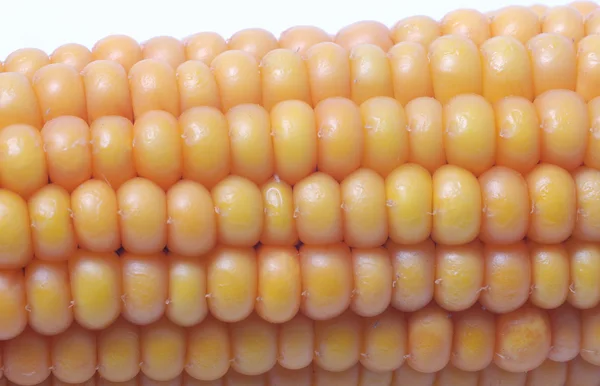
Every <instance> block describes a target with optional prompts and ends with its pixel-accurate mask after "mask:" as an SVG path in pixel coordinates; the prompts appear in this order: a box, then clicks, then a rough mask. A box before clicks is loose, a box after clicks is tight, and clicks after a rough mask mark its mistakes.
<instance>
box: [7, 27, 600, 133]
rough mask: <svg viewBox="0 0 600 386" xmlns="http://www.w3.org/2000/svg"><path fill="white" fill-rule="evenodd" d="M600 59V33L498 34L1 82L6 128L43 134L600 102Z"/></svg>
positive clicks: (60, 67) (47, 71)
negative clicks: (76, 121)
mask: <svg viewBox="0 0 600 386" xmlns="http://www.w3.org/2000/svg"><path fill="white" fill-rule="evenodd" d="M598 54H600V37H599V36H598V35H591V36H588V37H586V38H585V39H584V40H582V41H581V42H580V43H579V45H578V46H577V47H576V46H575V45H574V44H573V42H572V41H570V40H569V39H567V38H565V37H563V36H560V35H557V34H540V35H536V36H535V37H534V38H532V39H531V40H530V41H529V42H528V43H527V47H525V46H524V45H523V44H521V43H520V42H518V41H517V40H515V39H513V38H510V37H497V38H493V39H490V40H487V41H486V42H485V43H484V44H482V46H481V47H480V49H479V50H478V48H477V47H476V46H475V45H474V44H473V43H472V42H470V41H469V40H467V39H465V38H462V37H460V36H456V35H448V36H444V37H440V38H438V39H436V40H435V41H434V42H433V43H432V44H431V46H430V47H429V49H428V50H427V49H425V48H423V47H422V46H421V45H419V44H417V43H413V42H405V43H400V44H398V45H396V46H394V47H393V48H391V49H390V50H389V52H387V55H386V52H385V51H383V50H381V49H380V48H379V47H377V46H374V45H370V44H362V45H359V46H356V47H355V48H353V49H352V51H350V52H348V51H346V50H345V49H344V48H342V47H341V46H338V45H336V44H334V43H331V42H329V43H327V42H326V43H320V44H317V45H316V46H314V47H312V48H311V49H309V50H308V51H307V53H306V54H305V55H304V56H303V57H302V56H300V54H298V53H296V52H294V51H292V50H289V49H276V50H273V51H270V52H269V53H267V54H266V55H265V57H264V58H263V59H262V61H261V62H260V63H259V62H257V61H256V60H255V59H254V58H253V57H252V56H251V55H249V54H247V53H245V52H242V51H236V50H233V51H227V52H224V53H222V54H219V55H218V56H217V57H216V58H215V59H214V60H213V61H212V62H211V64H210V67H209V66H208V65H206V64H204V63H201V62H200V61H188V62H185V63H182V64H181V65H180V66H178V67H177V68H176V69H173V68H171V67H170V66H168V65H167V64H166V63H164V62H161V61H160V60H158V59H145V60H142V61H139V62H136V64H134V65H133V66H132V68H131V69H130V70H129V72H126V71H125V70H124V69H123V68H122V67H120V66H119V65H117V64H116V63H113V62H111V61H107V60H100V61H94V62H91V63H90V64H89V65H87V66H86V67H85V68H84V69H83V70H82V71H81V74H79V73H78V72H77V71H76V70H75V69H72V68H71V67H70V66H69V65H66V64H51V65H46V66H44V67H41V68H40V69H39V70H38V71H36V72H35V74H34V75H33V78H32V79H33V80H32V82H33V83H32V84H33V86H31V85H30V84H29V83H28V82H27V81H26V79H25V76H24V75H19V74H17V73H6V74H2V75H0V89H2V88H14V91H13V96H12V99H11V100H7V101H6V102H5V103H4V105H5V106H3V109H2V110H4V111H3V112H4V113H5V114H4V115H6V117H5V118H4V119H3V120H2V122H0V126H2V127H3V126H6V125H7V124H9V123H11V122H12V123H29V124H32V125H34V126H36V127H39V126H41V125H42V123H43V122H47V121H48V120H51V119H53V118H55V117H58V116H61V115H74V116H79V117H80V118H82V119H89V121H90V122H91V121H94V120H95V119H97V118H100V117H102V116H105V115H121V116H124V117H126V118H128V119H133V118H134V117H135V118H136V119H137V118H138V117H140V116H141V115H142V114H144V113H145V112H147V111H149V110H165V111H168V112H170V113H171V114H173V115H175V116H178V115H179V114H180V113H181V112H184V111H186V110H188V109H189V108H192V107H197V106H212V107H215V108H219V109H223V110H224V111H227V110H229V109H230V108H232V107H235V106H237V105H240V104H245V103H254V104H262V105H263V106H264V107H265V108H266V109H267V110H270V109H271V108H272V107H273V106H275V105H276V104H277V103H278V102H281V101H285V100H289V99H297V100H302V101H304V102H306V103H308V104H310V105H311V106H316V105H318V104H319V102H321V101H323V100H325V99H327V98H331V97H344V98H348V99H352V100H353V101H354V102H355V103H357V104H362V103H363V102H364V101H366V100H367V99H369V98H372V97H376V96H386V97H393V98H395V99H397V100H398V101H399V102H400V103H401V104H403V105H405V104H407V103H408V102H409V101H411V100H413V99H415V98H418V97H435V98H436V99H438V100H440V101H441V102H442V103H446V102H448V101H449V100H450V99H451V98H452V97H454V96H456V95H458V94H464V93H474V94H481V95H483V96H484V97H485V98H486V99H487V100H489V101H490V102H491V103H495V102H497V101H500V100H502V99H503V98H505V97H509V96H521V97H523V98H526V99H529V100H533V99H534V98H536V97H538V96H540V95H542V94H543V93H545V92H546V91H549V90H553V89H565V90H571V91H576V92H577V93H578V94H580V96H581V97H582V98H583V99H584V100H585V101H589V100H592V99H593V98H595V97H598V96H599V95H600V94H599V93H600V92H599V91H598V89H599V85H600V67H598V66H596V64H595V59H594V58H595V57H596V56H597V55H598ZM232 73H235V74H236V76H235V77H232V76H230V75H229V74H232ZM149 79H152V82H150V81H149ZM38 109H39V111H38ZM11 110H12V111H11Z"/></svg>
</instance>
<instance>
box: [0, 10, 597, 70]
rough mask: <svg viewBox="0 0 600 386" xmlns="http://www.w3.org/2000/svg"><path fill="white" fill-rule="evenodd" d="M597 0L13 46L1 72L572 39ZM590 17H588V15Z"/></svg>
mask: <svg viewBox="0 0 600 386" xmlns="http://www.w3.org/2000/svg"><path fill="white" fill-rule="evenodd" d="M597 8H598V5H597V4H595V3H592V2H589V3H588V2H586V3H585V5H584V6H581V5H580V4H579V3H572V4H569V6H556V7H551V8H547V9H543V10H541V11H539V12H541V14H540V16H539V17H538V15H537V14H536V11H537V9H536V8H534V7H525V6H509V7H505V8H502V9H500V10H496V11H493V12H492V13H491V14H490V17H489V19H488V18H487V17H486V16H485V15H484V14H482V13H481V12H479V11H476V10H473V9H458V10H455V11H452V12H449V13H448V14H446V15H445V16H444V17H443V18H442V20H441V21H440V22H437V21H435V20H434V19H432V18H430V17H426V16H412V17H408V18H405V19H403V20H400V21H399V22H397V23H396V24H395V25H394V26H393V27H392V28H391V29H390V30H388V29H387V28H386V27H385V26H384V25H383V24H381V23H378V22H374V21H363V22H358V23H354V24H351V25H348V26H346V27H345V28H342V29H341V30H340V31H339V32H338V33H337V34H336V35H335V36H331V35H329V34H328V33H326V32H325V31H324V30H322V29H320V28H318V27H313V26H296V27H292V28H289V29H287V30H285V31H284V32H283V33H282V34H281V35H280V37H279V39H277V38H276V37H275V36H274V35H273V34H272V33H270V32H268V31H266V30H264V29H260V28H249V29H245V30H241V31H239V32H237V33H235V34H234V35H233V36H231V38H230V39H228V40H227V41H226V40H225V39H224V38H222V37H221V36H219V35H218V34H216V33H214V32H201V33H198V34H195V35H191V36H189V37H187V38H185V39H183V40H182V41H179V40H177V39H175V38H173V37H170V36H157V37H155V38H152V39H150V40H148V41H146V42H144V43H142V44H139V43H137V42H136V41H135V40H133V39H132V38H130V37H127V36H123V35H112V36H108V37H106V38H104V39H101V40H100V41H98V42H97V43H96V44H95V45H94V46H93V48H92V50H89V49H88V48H86V47H84V46H82V45H79V44H65V45H63V46H61V47H59V48H57V49H56V50H55V51H54V52H53V53H52V54H51V55H50V56H49V57H48V55H46V54H45V53H44V52H43V51H41V50H38V49H21V50H17V51H15V52H13V53H12V54H11V55H9V56H8V57H7V58H6V60H5V63H4V67H5V71H14V72H21V73H24V74H26V75H29V76H30V77H31V75H33V72H35V70H36V69H37V68H39V67H41V66H43V65H44V64H47V63H66V64H69V65H72V66H73V67H75V68H76V69H77V70H78V71H80V70H81V69H83V67H84V66H85V65H86V64H87V63H89V62H90V61H92V60H113V61H116V62H118V63H119V64H121V65H122V66H123V67H124V68H125V69H126V70H129V68H131V66H133V64H135V63H136V62H138V61H140V60H143V59H158V60H163V61H165V62H166V63H168V64H169V65H171V66H172V67H173V68H176V67H177V66H178V65H180V64H181V63H183V62H184V61H185V60H200V61H203V62H205V63H206V64H210V62H211V61H212V59H214V58H215V57H216V56H217V55H218V54H220V53H222V52H224V51H226V50H242V51H245V52H247V53H249V54H251V55H253V56H254V57H255V58H256V59H257V60H260V59H262V57H263V56H264V55H265V54H266V53H267V52H269V51H271V50H274V49H277V48H286V49H291V50H294V51H297V52H299V53H300V54H303V53H304V52H305V51H306V50H307V49H308V48H310V47H311V46H312V45H315V44H318V43H323V42H335V43H337V44H340V45H341V46H342V47H344V48H346V49H352V48H353V47H354V46H356V45H359V44H364V43H369V44H374V45H377V46H379V47H381V48H382V49H384V50H387V49H389V48H390V47H391V46H392V45H393V44H394V43H399V42H404V41H409V42H417V43H421V44H424V45H425V46H427V45H429V43H431V41H433V40H434V39H435V38H437V37H440V36H443V35H461V36H464V37H467V38H469V39H472V40H473V41H474V42H475V43H477V44H480V43H482V42H483V41H485V40H487V39H488V38H490V37H495V36H511V37H515V38H517V39H519V40H521V41H522V42H523V43H525V42H526V41H527V40H529V39H530V38H532V37H533V36H535V35H537V34H540V33H560V34H563V35H564V36H566V37H568V38H571V39H573V40H574V41H578V40H580V39H581V38H582V37H583V36H586V35H590V34H593V33H595V31H596V29H597V24H598V21H597V19H598V17H597V14H598V13H599V11H597ZM590 14H591V15H590Z"/></svg>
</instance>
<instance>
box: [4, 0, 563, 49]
mask: <svg viewBox="0 0 600 386" xmlns="http://www.w3.org/2000/svg"><path fill="white" fill-rule="evenodd" d="M507 1H508V3H507ZM568 1H570V0H567V1H564V0H563V1H560V0H538V1H535V0H532V1H526V0H437V1H436V0H361V1H356V0H347V1H343V0H337V1H335V0H334V1H331V0H330V1H327V0H287V1H286V0H283V1H281V0H280V1H277V0H271V1H267V0H248V1H243V0H241V1H231V0H230V1H227V0H224V1H219V0H212V1H202V0H195V1H193V0H159V1H156V0H147V1H133V0H129V1H128V0H96V1H90V0H87V1H85V0H84V1H81V0H80V1H75V0H48V1H44V0H29V1H28V0H4V1H3V2H6V4H5V5H3V7H2V13H1V16H0V59H2V60H4V58H6V56H8V54H10V53H11V52H12V51H14V50H16V49H19V48H25V47H36V48H40V49H42V50H44V51H46V52H47V53H48V54H50V53H51V52H52V51H53V50H54V49H55V48H56V47H58V46H60V45H62V44H65V43H80V44H83V45H85V46H87V47H89V48H91V47H92V46H93V45H94V43H95V42H96V41H97V40H99V39H101V38H103V37H104V36H107V35H111V34H125V35H129V36H132V37H133V38H135V39H137V40H139V41H144V40H146V39H149V38H151V37H154V36H160V35H170V36H174V37H176V38H183V37H185V36H187V35H190V34H192V33H196V32H201V31H214V32H217V33H219V34H221V35H222V36H223V37H224V38H228V37H229V36H231V35H232V34H233V33H234V32H236V31H238V30H240V29H244V28H249V27H260V28H265V29H267V30H269V31H271V32H273V33H274V34H275V36H277V37H278V36H279V34H280V33H281V32H282V31H283V30H285V29H287V28H289V27H292V26H295V25H315V26H318V27H321V28H323V29H325V30H326V31H328V32H329V33H335V32H336V31H337V30H339V29H340V28H342V27H343V26H345V25H347V24H350V23H352V22H355V21H360V20H367V19H371V20H377V21H380V22H382V23H385V24H387V25H389V26H391V25H393V24H394V23H395V22H396V21H398V20H400V19H402V18H404V17H407V16H413V15H419V14H420V15H428V16H431V17H434V18H436V19H441V18H442V17H443V15H444V14H445V13H446V12H448V11H451V10H454V9H457V8H475V9H478V10H480V11H482V12H486V11H490V10H494V9H498V8H501V7H503V6H506V5H517V4H519V5H531V4H535V3H540V2H542V3H544V4H546V5H548V6H552V5H560V4H566V3H567V2H568ZM482 4H483V5H482Z"/></svg>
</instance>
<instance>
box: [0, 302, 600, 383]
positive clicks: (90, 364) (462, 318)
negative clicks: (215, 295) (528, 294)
mask: <svg viewBox="0 0 600 386" xmlns="http://www.w3.org/2000/svg"><path fill="white" fill-rule="evenodd" d="M599 315H600V313H599V309H598V308H595V309H591V310H584V311H582V312H581V313H579V311H577V310H575V309H573V308H570V307H568V306H566V307H565V306H564V307H561V308H558V309H556V310H552V311H543V310H540V309H539V308H534V307H530V306H524V307H523V308H521V309H519V310H517V311H514V312H511V313H507V314H503V315H497V316H495V315H494V314H492V313H489V312H488V311H485V310H483V309H481V308H479V307H473V308H471V309H469V310H468V311H465V312H460V313H453V314H448V313H447V312H445V311H443V310H442V309H440V308H439V307H437V306H435V305H429V306H426V307H424V308H422V309H420V310H418V311H415V312H413V313H409V314H402V313H400V312H398V311H395V310H392V309H389V310H387V311H386V312H384V313H383V314H381V315H379V316H377V317H374V318H368V319H361V318H360V317H359V316H358V315H356V314H353V313H351V312H346V313H344V314H342V315H340V316H338V317H336V318H334V319H331V320H327V321H319V320H317V321H313V320H311V319H309V318H307V317H305V316H301V315H298V316H296V317H295V318H294V319H292V320H290V321H288V322H286V323H283V324H280V325H277V324H270V323H268V322H266V321H264V320H262V319H261V318H259V317H258V316H257V315H256V314H252V315H250V317H248V318H247V319H245V320H243V321H240V322H237V323H230V324H226V323H222V322H218V321H216V320H214V319H212V318H209V319H207V320H205V321H204V322H203V323H201V324H199V325H195V326H193V327H190V328H183V327H178V326H176V325H175V324H173V323H172V322H170V321H168V320H167V319H165V318H161V319H159V320H157V321H155V322H154V323H151V324H149V325H146V326H141V327H138V326H135V325H134V324H131V323H129V322H127V321H125V319H118V320H117V321H116V322H115V323H113V324H112V325H111V326H110V327H108V328H106V329H103V330H102V331H99V332H97V333H96V332H94V331H90V330H86V329H84V328H82V327H81V326H79V325H78V324H73V325H72V326H70V327H69V328H68V329H67V330H65V331H63V332H62V333H60V334H58V335H54V336H52V337H44V336H43V335H40V334H38V333H36V332H34V331H33V330H31V329H26V330H24V331H23V332H22V333H21V334H19V335H18V336H17V337H15V338H13V339H10V340H6V341H5V342H3V350H2V361H3V365H4V375H5V376H6V377H7V378H8V379H9V380H11V381H12V382H15V383H17V384H21V385H33V384H37V383H39V382H41V381H43V380H44V379H45V378H46V377H48V376H49V375H50V373H52V374H54V376H56V377H58V378H59V379H60V380H61V381H63V382H67V383H81V382H85V381H86V380H87V379H89V378H91V377H92V376H94V374H95V373H96V371H97V372H98V373H99V375H100V376H102V377H103V378H105V379H106V380H108V381H111V382H126V381H129V380H130V379H133V378H134V377H135V376H136V375H137V374H138V373H139V372H140V371H141V372H142V373H144V374H145V375H146V376H147V377H149V378H151V379H153V380H156V381H168V380H170V379H173V378H175V377H177V376H179V375H180V374H181V373H183V372H186V373H187V374H189V375H191V376H192V377H193V378H195V379H198V380H204V381H213V380H217V379H219V378H221V377H223V376H225V375H226V374H227V372H228V371H229V370H230V369H232V370H234V371H236V372H238V373H241V374H244V375H250V376H256V375H261V374H266V373H268V372H269V371H271V370H272V369H273V368H274V367H275V366H280V367H282V368H284V369H287V370H299V369H303V368H306V367H307V366H310V365H311V364H312V365H314V366H315V367H319V368H321V369H323V370H326V371H328V372H334V373H340V372H345V371H349V370H351V369H352V368H355V366H356V365H359V364H360V365H361V366H364V368H365V369H366V370H368V371H371V372H376V373H385V372H392V371H398V370H400V369H402V367H403V365H404V366H406V365H408V366H410V367H411V368H412V369H413V370H415V371H417V372H420V373H426V374H434V373H437V372H440V371H442V370H443V369H444V368H447V366H449V365H450V366H452V367H454V368H456V369H457V370H459V371H461V372H468V373H477V372H479V371H485V370H486V369H487V368H488V367H489V366H490V365H491V364H492V363H493V364H494V365H496V366H498V368H500V369H502V370H503V371H507V372H510V373H515V374H518V373H523V372H527V371H534V370H535V369H537V368H538V367H540V366H543V365H544V362H545V361H546V360H548V359H549V360H551V361H553V362H557V363H566V364H568V363H569V362H571V361H573V360H576V358H577V357H578V356H580V357H581V359H582V360H583V361H584V362H586V363H588V364H591V365H593V366H598V365H599V356H598V344H599V343H598V341H597V339H595V335H594V331H595V330H596V329H597V328H598V323H600V317H599Z"/></svg>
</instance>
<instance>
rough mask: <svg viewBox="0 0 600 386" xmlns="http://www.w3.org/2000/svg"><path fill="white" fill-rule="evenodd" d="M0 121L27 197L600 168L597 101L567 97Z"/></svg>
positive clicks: (10, 163)
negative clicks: (418, 170)
mask: <svg viewBox="0 0 600 386" xmlns="http://www.w3.org/2000/svg"><path fill="white" fill-rule="evenodd" d="M6 110H7V112H8V113H9V114H7V115H6V116H5V118H6V121H5V122H4V123H5V124H6V126H4V127H3V128H2V131H1V133H0V151H1V153H0V156H1V157H2V159H0V162H1V163H2V164H3V165H2V166H1V167H2V169H3V170H2V171H0V179H1V180H0V185H2V186H5V187H7V188H9V189H11V190H14V191H15V192H17V193H19V194H21V195H23V196H25V197H27V196H28V195H30V194H31V193H32V192H33V191H35V190H37V189H38V188H39V187H40V186H41V185H42V184H44V183H45V181H46V180H47V177H49V178H50V180H52V181H53V182H55V183H57V184H59V185H61V186H63V187H65V188H67V189H68V190H72V189H73V188H74V187H76V186H77V185H78V184H80V183H82V182H83V181H85V180H86V179H89V178H90V176H93V177H95V178H99V179H104V180H106V181H108V182H109V183H110V184H111V185H112V186H113V187H114V188H118V187H119V186H120V185H121V184H122V183H123V182H124V181H126V180H128V179H130V178H132V177H133V176H135V175H136V174H137V175H139V176H141V177H146V178H149V179H151V180H152V181H154V182H156V183H158V184H159V185H161V186H162V187H163V188H168V187H169V186H170V185H172V184H173V183H174V182H175V181H177V180H178V179H179V178H181V177H183V178H187V179H192V180H195V181H198V182H200V183H202V184H204V185H206V186H208V187H212V186H214V185H215V184H216V183H217V182H218V181H219V180H221V179H222V178H224V177H225V176H226V175H227V174H229V173H231V174H237V175H239V176H241V177H245V178H248V179H250V180H252V181H254V182H255V183H257V184H262V183H264V182H265V181H266V180H268V179H269V178H271V177H272V176H273V175H274V174H276V175H277V176H278V177H279V178H280V179H282V180H283V181H285V182H287V183H289V184H291V185H293V184H295V183H297V182H298V181H299V180H300V179H302V178H304V177H306V176H308V175H309V174H310V173H312V172H313V171H314V170H315V169H318V170H319V171H322V172H324V173H327V174H330V175H332V176H333V177H334V178H335V179H336V180H338V181H341V180H342V179H344V178H345V177H347V176H348V175H349V174H350V173H352V172H353V171H355V170H356V169H358V168H359V167H361V166H362V167H365V168H369V169H373V170H374V171H376V172H378V173H379V174H381V175H382V176H383V177H386V176H387V175H388V174H389V173H390V172H391V171H392V170H393V169H394V168H396V167H397V166H399V165H401V164H403V163H406V162H411V163H415V164H419V165H421V166H423V167H425V168H426V169H427V170H429V171H430V172H434V171H435V170H436V169H437V168H439V167H440V166H442V165H444V164H445V163H449V164H452V165H457V166H460V167H462V168H465V169H467V170H469V171H470V172H472V173H474V174H475V175H477V176H479V175H480V174H482V173H483V172H485V171H486V170H488V169H489V168H490V167H491V166H493V165H494V164H496V165H500V166H506V167H509V168H511V169H514V170H516V171H518V172H520V173H522V174H526V173H528V172H529V171H531V170H532V169H533V168H534V167H535V166H536V165H537V164H538V163H539V162H543V163H551V164H554V165H557V166H560V167H562V168H564V169H567V170H569V171H572V170H573V169H575V168H577V167H578V166H580V165H582V164H584V165H586V166H589V167H592V168H597V169H600V157H599V156H598V155H597V154H598V153H599V151H598V149H600V138H599V137H598V131H599V130H600V97H599V98H596V99H594V100H592V101H590V102H589V103H588V104H587V105H586V103H585V102H584V101H583V99H582V98H581V97H580V96H579V95H578V94H576V93H575V92H572V91H568V90H551V91H548V92H546V93H544V94H542V95H541V96H540V97H538V98H536V100H535V102H530V101H528V100H526V99H524V98H521V97H510V98H505V99H502V100H501V101H499V102H497V103H495V104H491V103H489V102H488V101H487V100H485V99H484V98H483V97H482V96H477V95H472V94H463V95H459V96H456V97H454V98H452V99H451V100H450V101H449V102H448V103H446V104H442V103H440V102H439V101H437V100H435V99H433V98H429V97H422V98H417V99H414V100H412V101H410V102H409V103H408V104H407V105H406V106H405V107H402V105H401V104H400V103H399V102H397V101H396V100H394V99H393V98H390V97H373V98H370V99H368V100H366V101H365V102H363V103H362V104H361V105H357V104H355V103H354V102H352V101H351V100H349V99H346V98H339V97H332V98H328V99H325V100H323V101H322V102H320V103H319V104H318V105H317V106H316V107H315V108H314V109H313V108H311V107H310V105H308V104H307V103H305V102H303V101H299V100H288V101H284V102H280V103H278V104H276V105H275V106H274V108H273V109H272V110H271V111H270V112H269V111H267V110H266V109H265V108H264V107H262V106H260V105H256V104H242V105H238V106H236V107H235V108H232V109H230V110H229V111H228V112H227V113H226V114H223V113H222V112H220V111H219V110H218V109H216V108H214V107H194V108H191V109H189V110H187V111H186V112H184V113H183V114H182V115H181V116H180V117H179V118H177V117H176V116H174V115H172V114H171V113H169V112H167V111H160V110H152V111H148V112H146V113H144V114H143V115H142V116H140V117H139V118H138V119H137V120H136V122H135V124H132V123H131V122H130V121H129V120H128V119H126V118H125V117H122V116H104V117H102V118H99V119H97V120H95V121H93V122H92V123H91V125H90V126H88V124H87V123H86V122H85V120H83V119H82V118H80V117H77V116H60V117H57V118H54V119H52V120H50V121H48V122H46V123H45V124H44V125H43V126H42V127H41V132H40V133H39V134H38V132H37V130H36V126H35V125H31V126H30V124H31V123H32V122H29V124H11V123H15V122H18V121H23V120H25V121H27V118H25V116H26V115H25V110H23V109H21V107H18V106H12V107H10V106H7V107H6ZM209 150H210V151H209ZM44 153H45V154H44ZM159 155H160V156H159ZM74 159H77V160H78V162H73V160H74ZM2 161H3V162H2ZM25 169H26V171H27V173H26V174H25V176H26V178H22V176H21V175H20V173H19V172H23V171H24V170H25ZM67 169H72V170H67Z"/></svg>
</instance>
